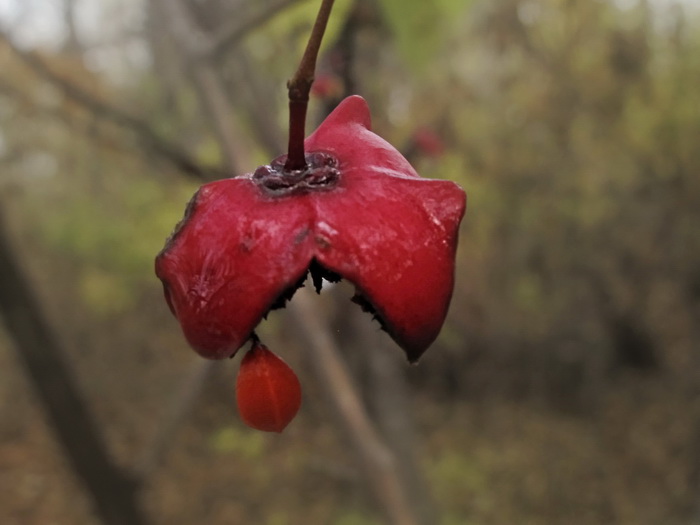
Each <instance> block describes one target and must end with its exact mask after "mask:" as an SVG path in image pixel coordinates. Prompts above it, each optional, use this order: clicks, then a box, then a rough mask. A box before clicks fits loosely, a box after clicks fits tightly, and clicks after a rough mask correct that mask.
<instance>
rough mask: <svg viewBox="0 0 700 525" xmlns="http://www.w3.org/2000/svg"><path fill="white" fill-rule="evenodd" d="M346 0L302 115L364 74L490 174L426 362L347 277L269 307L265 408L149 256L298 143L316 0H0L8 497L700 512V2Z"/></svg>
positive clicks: (408, 120) (474, 518)
mask: <svg viewBox="0 0 700 525" xmlns="http://www.w3.org/2000/svg"><path fill="white" fill-rule="evenodd" d="M336 4H337V5H336V7H335V10H334V13H333V16H332V19H331V23H330V26H329V29H328V33H327V35H326V39H325V42H324V47H323V49H322V56H321V58H320V64H319V68H318V73H317V82H316V84H315V86H314V90H313V99H312V103H311V107H310V112H311V114H310V117H309V118H310V122H309V123H308V129H309V131H310V130H311V129H313V127H314V126H315V125H316V124H317V123H318V122H319V121H320V120H321V119H322V118H323V116H324V115H326V114H327V113H328V112H329V111H330V110H331V109H332V108H333V107H334V106H335V105H336V104H337V103H338V101H339V100H341V99H342V97H343V96H345V95H346V94H348V93H358V94H361V95H362V96H364V97H365V98H366V99H367V100H368V102H369V105H370V108H371V110H372V113H373V120H374V129H375V131H376V132H377V133H379V134H380V135H381V136H383V137H384V138H386V139H387V140H389V141H390V142H391V143H393V144H394V145H396V146H397V147H398V148H399V149H400V150H401V151H402V152H403V153H404V154H405V155H406V156H407V157H408V158H409V159H410V160H411V162H412V163H413V164H414V165H415V166H416V168H417V169H418V171H419V173H421V174H422V175H423V176H426V177H435V178H444V179H451V180H454V181H456V182H458V183H460V184H461V185H462V186H463V187H464V188H465V190H466V191H467V194H468V196H469V203H468V209H467V213H466V216H465V219H464V221H463V224H462V228H461V238H460V245H459V250H458V261H457V274H456V277H457V285H456V288H455V292H454V297H453V301H452V306H451V309H450V313H449V317H448V320H447V322H446V324H445V326H444V328H443V330H442V333H441V335H440V337H439V339H438V340H437V341H436V342H435V343H434V345H433V346H432V347H431V349H430V350H429V351H428V352H427V353H426V355H425V356H424V357H423V359H422V360H421V362H420V364H419V365H417V366H409V365H408V364H406V363H405V360H404V359H403V355H402V353H401V351H400V350H399V349H398V348H397V347H396V345H395V344H394V343H393V342H392V341H391V340H390V339H389V338H388V337H387V336H386V335H385V334H383V333H382V332H381V331H380V330H379V326H378V324H377V323H376V322H373V321H372V320H371V316H369V315H367V314H362V312H361V311H360V309H359V308H358V307H357V306H356V305H354V304H352V303H351V302H350V301H349V300H348V299H349V298H350V297H351V296H352V286H350V285H347V284H346V283H341V284H340V285H337V286H333V287H328V288H327V289H324V292H323V293H322V294H321V296H313V297H312V296H311V295H309V296H308V297H309V299H308V300H306V299H305V297H306V296H305V295H303V294H304V292H305V290H302V291H300V292H299V293H298V295H300V297H296V298H295V300H294V301H292V304H294V303H295V302H297V301H299V305H303V308H299V309H298V310H294V308H287V309H286V310H281V311H275V312H273V313H272V314H271V315H270V317H269V319H268V320H267V321H266V322H265V323H264V324H263V326H262V327H261V328H260V330H259V333H260V334H261V336H262V337H263V340H264V341H265V343H266V344H267V345H268V346H269V347H270V348H271V349H272V350H273V351H275V352H277V353H278V354H279V355H281V356H282V357H283V358H284V359H285V360H286V361H287V362H289V363H290V364H291V366H292V367H293V368H294V369H295V370H296V371H297V373H298V375H299V377H300V379H301V382H302V386H303V389H304V400H303V406H302V409H301V412H300V414H299V416H298V417H297V419H296V420H295V421H294V422H293V423H292V424H291V425H290V426H289V427H288V428H287V430H285V432H284V433H283V434H281V435H271V434H264V433H260V432H257V431H254V430H251V429H249V428H247V427H245V426H244V425H243V424H242V423H241V422H240V420H239V418H238V415H237V413H236V410H235V396H234V384H235V374H236V370H237V367H238V364H239V362H240V358H239V357H237V358H235V359H231V360H226V362H220V363H219V362H217V363H214V364H211V363H208V362H205V361H204V360H201V359H199V358H198V357H197V356H195V354H194V353H193V352H191V351H190V350H189V349H188V348H187V345H186V343H185V341H184V339H183V337H182V335H181V333H180V329H179V326H178V325H177V323H176V321H175V320H174V319H173V318H172V316H171V315H170V312H169V311H168V309H167V306H166V304H165V302H164V301H163V298H162V291H161V285H160V283H159V282H158V280H157V279H156V278H155V276H154V273H153V259H154V256H155V255H156V254H157V253H158V251H159V250H160V249H161V248H162V246H163V243H164V240H165V238H166V237H167V235H168V234H169V233H170V231H171V230H172V228H173V226H174V225H175V223H176V222H177V221H178V220H179V219H180V218H181V216H182V213H183V210H184V206H185V203H186V202H187V200H188V199H189V198H190V196H191V195H192V193H193V192H194V191H195V190H196V188H197V187H198V186H199V185H200V184H201V183H202V182H204V181H206V180H211V179H213V178H218V177H224V176H230V175H235V174H241V173H245V172H249V171H251V170H253V169H254V168H255V167H256V166H258V165H261V164H264V163H267V162H268V161H269V160H270V159H271V158H272V157H274V156H277V155H278V154H279V153H282V152H283V151H284V149H285V142H286V119H287V114H286V95H287V93H286V89H285V82H286V80H287V79H288V78H289V77H290V76H291V75H292V73H293V71H294V70H295V69H296V65H297V64H298V60H299V58H300V56H301V53H302V51H303V48H304V45H305V43H306V38H307V36H308V33H309V30H310V27H311V25H312V23H313V19H314V17H315V12H316V10H317V9H318V5H319V2H316V1H308V0H304V1H302V0H265V1H263V0H255V1H252V0H120V1H117V0H90V1H87V0H2V1H0V24H1V25H0V27H1V32H2V34H1V35H0V36H1V38H0V219H1V221H0V226H1V227H0V232H1V233H0V270H2V271H0V314H2V315H1V316H0V318H2V320H3V323H1V324H0V407H1V415H0V521H2V523H3V524H5V525H20V524H21V525H52V524H53V525H71V524H91V525H92V524H94V525H97V524H100V523H105V524H118V523H124V524H126V523H129V524H134V525H138V524H140V523H143V524H168V525H190V524H195V523H207V524H211V525H214V524H224V523H226V524H236V523H254V524H264V525H294V524H300V523H304V524H310V525H315V524H319V525H324V524H330V525H376V524H382V523H393V524H401V525H409V524H416V525H419V524H420V525H435V524H444V525H472V524H473V525H481V524H532V525H535V524H567V525H589V524H590V525H594V524H596V525H597V524H605V523H610V524H625V525H646V524H648V525H652V524H655V525H656V524H664V525H666V524H698V523H700V348H699V345H700V2H697V1H691V0H686V1H684V2H681V1H674V0H586V1H576V0H497V1H488V0H471V1H467V0H440V1H436V2H425V1H424V0H377V1H371V0H356V1H354V2H353V1H350V0H338V1H337V2H336ZM307 288H308V286H307ZM302 301H303V302H302ZM310 334H311V336H310ZM319 334H321V335H326V336H327V335H330V336H332V338H331V339H330V341H331V342H330V343H328V342H327V344H325V346H324V345H323V344H321V347H323V348H325V349H326V350H330V351H332V352H333V356H334V359H336V361H335V362H336V363H337V362H339V363H341V364H342V365H343V366H344V367H345V369H347V370H348V371H349V374H350V377H351V379H352V383H353V387H352V388H351V389H349V390H348V389H346V390H345V391H342V388H341V386H342V385H341V383H339V382H338V381H336V380H335V376H333V375H331V373H330V371H329V370H324V366H325V365H323V363H325V361H321V360H320V358H319V355H320V354H318V352H317V351H318V348H319V344H318V342H317V341H316V342H315V341H314V336H317V335H319ZM241 354H242V353H241ZM338 359H340V360H338ZM339 392H340V394H341V395H342V394H343V392H344V394H345V395H348V396H351V397H353V396H354V397H353V399H354V398H357V399H359V400H361V401H362V404H361V405H360V406H359V409H358V410H356V411H355V415H356V416H358V417H359V418H360V419H359V420H360V421H363V422H368V423H369V426H366V427H363V428H364V429H365V433H364V434H363V433H362V432H361V431H360V430H361V428H360V427H357V425H355V426H353V420H352V418H350V416H351V415H352V414H351V413H349V412H347V411H346V412H344V411H343V410H341V409H339V406H338V404H337V403H336V402H334V399H335V400H337V398H338V397H337V396H338V395H339ZM358 428H360V430H358ZM373 453H375V454H374V456H372V454H373ZM392 487H393V488H394V489H395V490H394V491H393V492H392ZM392 494H393V495H394V496H395V498H394V499H392Z"/></svg>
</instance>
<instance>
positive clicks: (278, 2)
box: [201, 0, 300, 58]
mask: <svg viewBox="0 0 700 525" xmlns="http://www.w3.org/2000/svg"><path fill="white" fill-rule="evenodd" d="M299 2H300V0H275V1H274V2H270V3H268V4H266V5H265V6H263V7H262V8H261V9H260V11H259V12H258V13H255V14H254V15H251V16H250V17H249V18H247V19H245V20H243V21H241V20H240V19H238V18H235V19H234V18H233V17H231V19H230V21H229V22H227V23H225V24H223V27H222V28H221V29H219V30H218V31H217V32H216V33H215V34H214V35H212V36H211V37H210V42H209V43H208V45H207V46H203V48H202V50H201V51H202V53H203V54H202V57H201V58H220V57H221V56H222V55H223V54H224V53H225V52H226V51H227V50H229V49H230V48H232V47H233V46H235V45H236V44H238V43H239V42H240V41H241V40H243V38H245V37H246V36H248V35H249V34H250V33H251V32H252V31H253V30H255V29H258V28H259V27H260V26H262V25H264V24H266V23H268V22H270V21H271V20H272V19H273V18H274V17H275V16H277V15H279V14H281V13H282V12H283V11H284V10H285V9H286V8H288V7H290V6H292V5H294V4H297V3H299Z"/></svg>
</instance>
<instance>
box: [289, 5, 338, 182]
mask: <svg viewBox="0 0 700 525" xmlns="http://www.w3.org/2000/svg"><path fill="white" fill-rule="evenodd" d="M333 3H334V0H321V7H320V8H319V10H318V14H317V15H316V21H315V22H314V26H313V28H312V29H311V35H310V36H309V41H308V43H307V44H306V49H305V50H304V55H303V56H302V57H301V62H300V63H299V67H298V68H297V70H296V73H294V76H293V77H292V78H291V80H290V81H289V82H288V83H287V88H288V90H289V150H288V154H287V162H286V163H285V165H284V169H285V171H293V170H302V169H305V168H306V159H305V158H304V137H306V110H307V108H308V105H309V92H310V91H311V84H313V83H314V74H315V72H316V60H317V59H318V51H319V49H321V42H322V41H323V35H324V34H325V32H326V26H327V25H328V19H329V18H330V16H331V10H332V9H333Z"/></svg>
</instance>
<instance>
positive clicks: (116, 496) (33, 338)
mask: <svg viewBox="0 0 700 525" xmlns="http://www.w3.org/2000/svg"><path fill="white" fill-rule="evenodd" d="M14 253H15V252H14V249H13V247H12V246H11V243H10V241H9V239H8V234H7V229H6V227H5V225H4V224H3V218H2V214H1V213H0V317H1V318H2V319H3V320H4V322H5V325H6V326H7V330H8V332H9V334H10V336H11V337H12V339H13V341H14V348H15V350H16V351H17V358H18V360H19V362H20V363H21V365H22V366H23V367H24V369H25V370H26V372H27V376H28V377H29V379H30V381H31V383H32V386H33V387H34V389H35V391H36V393H37V395H38V397H39V400H40V402H41V405H42V408H43V409H44V411H45V412H46V415H47V417H48V419H49V420H50V422H51V424H52V429H53V430H54V431H55V433H56V436H57V438H58V442H59V444H60V445H61V447H62V448H63V450H64V451H65V454H66V458H67V459H68V462H69V463H70V465H71V467H72V468H73V470H74V472H75V473H76V475H77V476H78V479H79V480H80V482H81V483H82V485H83V488H84V490H85V491H86V492H87V493H88V494H89V496H90V498H91V500H92V504H93V506H94V508H95V510H96V512H97V514H98V515H99V517H100V519H101V520H102V521H103V522H104V523H106V524H109V525H145V524H146V523H147V522H148V520H147V519H146V517H145V515H144V514H143V512H142V510H141V508H140V506H139V503H138V500H137V497H136V491H137V485H136V483H135V480H134V479H132V478H131V477H130V476H128V475H126V474H125V473H124V472H123V471H122V470H121V469H120V468H119V467H118V466H117V465H116V464H115V463H114V461H113V460H112V458H111V456H110V453H109V450H108V449H107V445H106V444H105V442H104V440H103V438H102V436H101V435H100V432H99V430H98V425H97V423H96V422H95V420H94V418H93V416H92V414H91V412H90V409H89V407H88V405H87V402H86V400H85V399H84V397H83V395H82V393H81V392H80V387H79V386H78V384H77V383H76V381H75V378H74V377H73V374H72V372H71V370H70V368H69V366H68V364H67V363H66V358H65V357H64V356H65V352H64V350H63V348H61V346H60V343H59V339H58V337H56V335H55V334H54V333H53V331H52V330H51V327H50V326H49V323H48V321H47V320H46V318H45V317H44V314H43V313H42V311H41V308H40V306H39V302H38V300H37V299H36V297H35V296H34V293H33V291H32V289H31V285H30V282H29V279H28V278H27V276H26V275H25V274H24V271H23V270H22V265H21V262H20V261H19V260H17V258H16V257H15V256H14Z"/></svg>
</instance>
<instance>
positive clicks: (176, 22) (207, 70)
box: [156, 0, 250, 173]
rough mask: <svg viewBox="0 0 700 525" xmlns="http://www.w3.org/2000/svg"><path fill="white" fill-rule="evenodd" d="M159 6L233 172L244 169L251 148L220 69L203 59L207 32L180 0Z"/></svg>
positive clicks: (162, 0) (159, 1)
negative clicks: (240, 129)
mask: <svg viewBox="0 0 700 525" xmlns="http://www.w3.org/2000/svg"><path fill="white" fill-rule="evenodd" d="M156 2H157V6H158V7H159V8H160V10H161V12H162V13H163V14H164V15H165V17H166V20H167V21H168V27H169V28H170V29H171V32H172V35H173V38H174V40H175V41H176V43H177V45H178V47H179V48H180V49H181V56H183V57H184V58H185V61H184V64H183V65H184V66H185V67H187V68H188V69H189V70H190V71H191V77H192V80H193V81H194V85H195V87H196V89H197V94H198V95H199V100H200V102H201V104H202V107H204V108H205V110H206V111H207V113H208V114H209V118H210V120H211V122H212V125H213V127H214V130H215V131H216V135H217V138H218V141H219V147H220V149H221V152H222V154H223V156H224V158H225V159H226V165H227V169H228V170H229V171H231V172H232V173H243V172H244V169H243V166H249V165H250V162H249V160H248V152H247V150H246V148H244V147H243V145H242V137H241V136H240V133H239V132H238V130H237V129H236V127H235V126H234V125H233V124H232V120H233V119H232V117H233V115H232V112H231V104H230V103H229V100H228V95H227V93H226V90H225V89H224V87H223V83H222V82H221V79H220V75H219V72H218V71H217V70H216V69H214V67H213V66H212V65H211V64H210V63H209V62H208V61H206V60H201V58H200V57H201V56H202V54H203V53H204V51H203V50H204V49H206V48H208V47H209V46H210V44H211V42H210V37H209V36H208V35H206V34H205V33H204V32H203V31H202V30H201V29H200V28H199V27H197V25H196V24H195V23H194V21H193V20H191V18H190V16H189V13H188V12H187V10H186V9H185V6H184V5H183V4H182V2H181V1H180V0H156Z"/></svg>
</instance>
